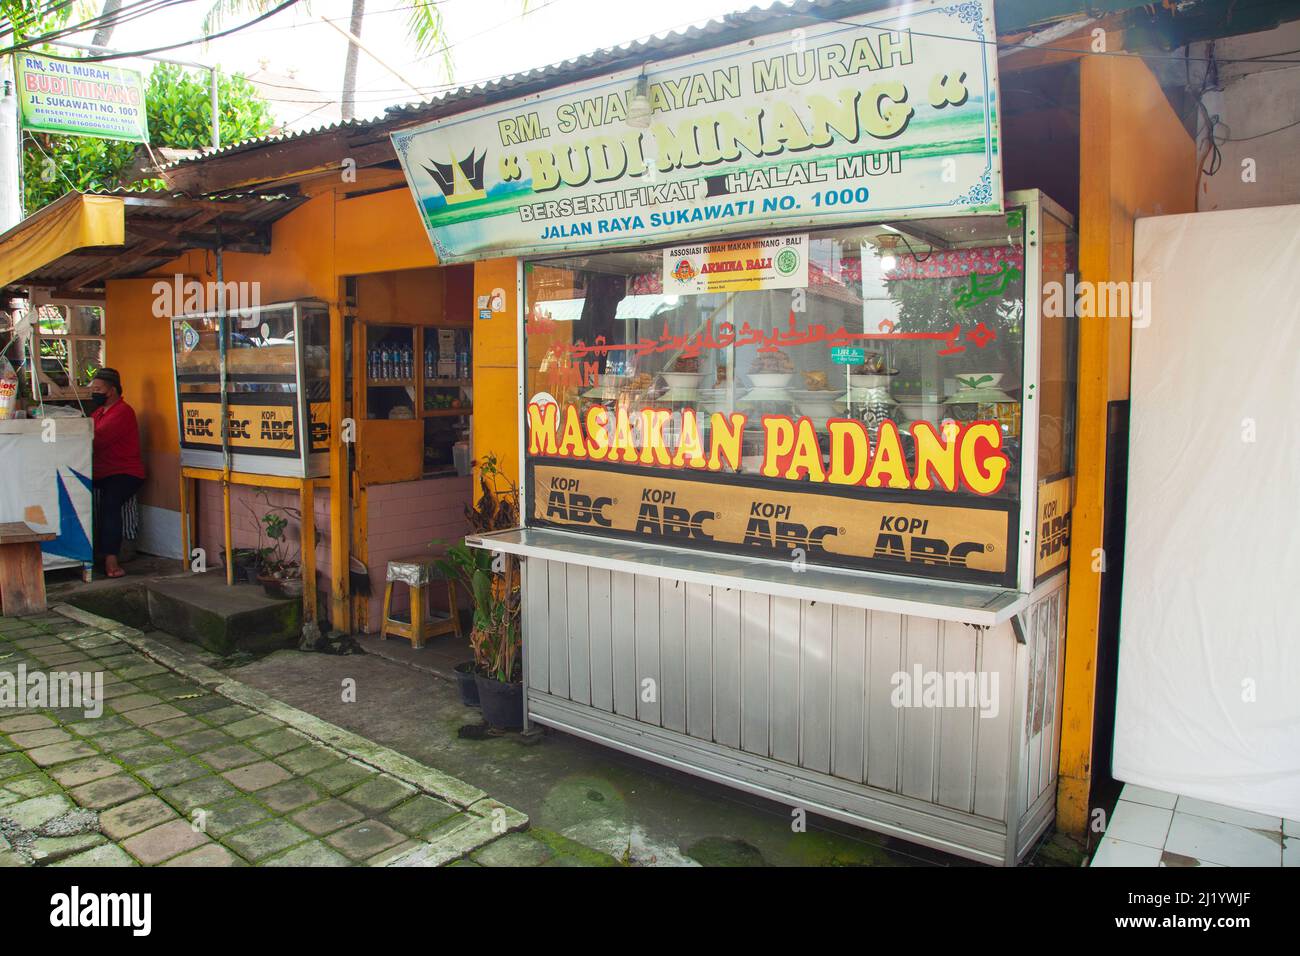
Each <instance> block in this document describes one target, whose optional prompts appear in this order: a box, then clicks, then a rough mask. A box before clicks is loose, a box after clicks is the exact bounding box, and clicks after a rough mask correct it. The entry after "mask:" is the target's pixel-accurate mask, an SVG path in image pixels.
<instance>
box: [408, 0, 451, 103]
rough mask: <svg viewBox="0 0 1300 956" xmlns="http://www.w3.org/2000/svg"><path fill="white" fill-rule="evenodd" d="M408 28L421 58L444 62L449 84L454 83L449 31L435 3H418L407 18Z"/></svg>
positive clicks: (443, 65) (443, 66)
mask: <svg viewBox="0 0 1300 956" xmlns="http://www.w3.org/2000/svg"><path fill="white" fill-rule="evenodd" d="M406 26H407V29H408V30H410V33H411V40H412V41H413V43H414V46H415V50H416V52H417V53H419V54H420V55H421V56H429V57H433V56H436V57H438V58H439V59H440V60H441V61H442V68H443V70H445V71H446V73H447V82H448V83H450V82H452V79H453V75H452V74H453V72H454V69H455V67H454V65H453V63H452V57H451V46H450V45H449V44H448V43H447V29H446V25H445V24H444V23H443V22H442V13H441V12H440V11H439V10H438V7H437V5H436V4H435V3H432V2H417V3H415V4H414V5H413V6H412V7H411V9H410V11H409V12H408V14H407V17H406Z"/></svg>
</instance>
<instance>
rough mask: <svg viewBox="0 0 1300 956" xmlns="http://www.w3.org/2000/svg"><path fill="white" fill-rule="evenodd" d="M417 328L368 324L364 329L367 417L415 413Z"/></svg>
mask: <svg viewBox="0 0 1300 956" xmlns="http://www.w3.org/2000/svg"><path fill="white" fill-rule="evenodd" d="M417 333H418V330H417V329H415V328H412V327H410V326H400V325H371V326H369V327H368V328H367V330H366V355H365V360H366V364H365V383H366V417H368V418H382V419H389V420H397V419H408V420H409V419H414V418H416V417H417V412H418V408H419V406H418V404H417V401H416V397H417V389H416V386H417V381H418V379H417V375H418V374H419V371H420V369H419V366H418V362H417V359H416V356H417V355H418V354H419V352H418V351H417V350H418V346H419V339H418V334H417Z"/></svg>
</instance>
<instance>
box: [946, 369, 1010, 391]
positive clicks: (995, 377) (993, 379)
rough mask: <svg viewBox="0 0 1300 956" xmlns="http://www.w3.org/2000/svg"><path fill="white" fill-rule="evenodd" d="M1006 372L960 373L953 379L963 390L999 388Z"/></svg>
mask: <svg viewBox="0 0 1300 956" xmlns="http://www.w3.org/2000/svg"><path fill="white" fill-rule="evenodd" d="M1004 374H1005V373H1004V372H958V373H957V374H956V375H954V376H953V377H954V378H955V379H956V380H957V385H958V386H959V387H961V388H963V389H977V388H997V387H998V383H999V382H1001V381H1002V376H1003V375H1004Z"/></svg>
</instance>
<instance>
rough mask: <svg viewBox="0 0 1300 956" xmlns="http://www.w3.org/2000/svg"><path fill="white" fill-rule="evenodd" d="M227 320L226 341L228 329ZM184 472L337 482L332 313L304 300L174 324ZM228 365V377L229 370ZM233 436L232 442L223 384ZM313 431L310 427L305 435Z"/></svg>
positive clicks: (186, 318)
mask: <svg viewBox="0 0 1300 956" xmlns="http://www.w3.org/2000/svg"><path fill="white" fill-rule="evenodd" d="M223 322H224V326H225V330H226V332H225V336H224V342H223V341H222V335H221V332H220V330H221V328H222V324H223ZM172 359H173V363H174V367H175V372H176V412H177V417H178V420H177V425H178V430H179V433H180V436H181V464H182V466H187V467H194V468H218V469H219V468H223V467H225V465H226V461H225V452H226V450H228V451H229V456H230V461H229V466H230V468H231V469H233V470H235V471H239V472H245V473H248V474H253V475H281V476H286V477H293V478H315V477H320V476H322V475H325V474H328V472H329V461H328V450H329V309H328V307H327V306H326V305H325V303H323V302H317V301H313V300H302V301H298V302H284V303H277V304H274V305H265V306H255V307H250V308H245V309H238V310H232V311H230V312H229V313H227V314H226V315H225V316H224V317H223V316H221V315H219V314H217V313H214V312H208V313H203V314H195V315H179V316H176V317H175V318H174V319H172ZM223 365H224V370H223ZM223 376H224V381H225V407H226V411H227V416H228V421H229V424H230V428H229V431H228V440H226V441H223V434H222V429H221V427H220V424H221V411H222V381H223ZM302 423H306V427H302Z"/></svg>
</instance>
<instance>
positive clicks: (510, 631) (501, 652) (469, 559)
mask: <svg viewBox="0 0 1300 956" xmlns="http://www.w3.org/2000/svg"><path fill="white" fill-rule="evenodd" d="M479 487H480V489H481V490H482V496H481V497H480V498H479V501H478V504H477V505H476V506H475V507H474V508H468V507H467V508H466V509H465V517H466V518H467V519H468V520H469V524H470V527H471V529H472V530H473V531H474V532H475V533H478V534H483V533H488V532H492V531H504V530H506V529H507V528H513V527H515V526H516V525H517V524H518V515H519V489H518V488H517V487H516V486H515V484H514V483H513V482H512V481H510V479H509V477H508V476H507V475H506V474H505V473H504V472H502V471H501V470H500V468H499V467H498V465H497V459H496V455H493V454H488V455H485V456H484V457H483V460H482V461H480V462H479ZM435 543H437V542H435ZM437 566H438V569H439V570H440V571H442V573H443V574H444V575H445V576H446V577H447V578H448V580H452V581H456V582H457V583H459V584H460V585H461V586H462V587H464V588H465V590H467V591H468V592H469V594H470V596H471V597H472V598H473V599H474V629H473V631H472V632H471V634H470V647H471V648H472V649H473V651H474V664H475V666H476V667H477V668H478V671H479V673H480V674H484V675H485V676H488V677H491V678H493V679H495V680H498V681H502V682H503V683H510V682H512V681H515V680H517V679H518V678H519V676H520V675H519V665H520V661H519V649H520V632H521V629H520V613H519V612H520V587H519V585H520V573H519V560H518V558H516V557H515V556H514V555H508V554H502V555H495V556H494V555H493V554H492V553H491V552H489V551H487V550H486V549H484V548H471V547H469V546H468V545H466V544H465V543H464V542H458V543H456V544H453V545H452V546H451V547H449V548H447V551H446V554H445V555H444V556H443V557H442V558H441V559H439V560H438V561H437Z"/></svg>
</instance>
